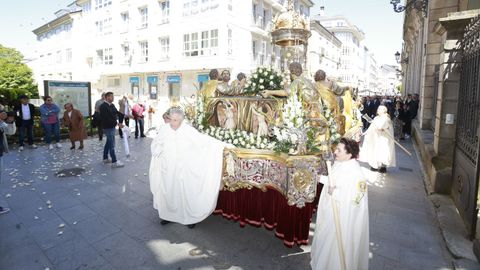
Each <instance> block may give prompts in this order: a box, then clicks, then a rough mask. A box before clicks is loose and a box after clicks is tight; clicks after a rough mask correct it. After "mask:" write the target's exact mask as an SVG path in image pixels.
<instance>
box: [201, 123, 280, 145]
mask: <svg viewBox="0 0 480 270" xmlns="http://www.w3.org/2000/svg"><path fill="white" fill-rule="evenodd" d="M200 132H202V133H204V134H207V135H209V136H211V137H214V138H216V139H218V140H220V141H223V142H227V143H231V144H233V145H234V146H236V147H241V148H247V149H264V150H273V149H274V148H275V145H276V143H275V142H269V140H268V138H265V137H260V138H257V136H256V135H255V134H254V133H252V132H247V131H245V130H242V131H240V130H232V129H225V128H222V127H214V126H209V127H206V128H205V129H203V130H200Z"/></svg>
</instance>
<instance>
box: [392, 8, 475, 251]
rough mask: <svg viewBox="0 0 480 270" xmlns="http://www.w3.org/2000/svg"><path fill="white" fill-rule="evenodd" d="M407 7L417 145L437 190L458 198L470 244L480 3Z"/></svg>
mask: <svg viewBox="0 0 480 270" xmlns="http://www.w3.org/2000/svg"><path fill="white" fill-rule="evenodd" d="M422 4H425V5H424V6H425V7H426V8H425V9H424V10H421V6H422ZM406 6H409V7H411V8H407V10H406V11H405V20H404V26H403V40H404V44H403V45H404V46H403V51H402V55H401V60H400V62H401V64H402V70H403V72H404V78H403V85H404V90H405V92H406V93H409V94H419V95H420V108H419V111H418V115H417V119H416V120H415V121H414V124H413V131H412V132H413V138H414V140H415V142H416V144H417V145H418V149H419V152H420V153H421V158H422V161H423V164H424V167H425V171H426V173H427V175H428V180H429V183H430V184H431V187H432V189H433V191H434V192H437V193H442V194H448V195H450V196H451V197H452V199H453V201H454V202H455V205H456V207H457V209H458V211H459V213H460V215H461V216H462V218H463V221H464V224H465V227H466V229H467V230H468V237H470V238H472V239H473V238H475V239H480V229H477V224H478V222H477V214H478V209H479V207H478V206H477V199H478V198H479V196H478V194H477V193H478V182H479V171H480V170H479V163H480V162H479V150H480V149H479V142H478V137H479V135H480V134H479V132H480V129H479V128H478V127H479V126H480V123H479V117H478V115H479V114H480V97H479V96H480V93H479V92H480V82H479V81H478V78H479V77H480V76H479V67H480V53H479V52H480V45H479V41H478V39H479V36H478V33H479V31H480V25H479V24H480V20H479V19H478V17H477V15H478V14H480V0H442V1H440V0H430V1H425V0H417V1H414V0H409V1H406ZM415 7H416V8H415ZM472 21H473V23H475V22H476V26H474V25H472ZM467 25H469V27H468V30H466V27H467ZM475 243H478V241H477V240H476V241H475ZM475 246H478V245H475ZM476 255H477V257H478V255H479V253H478V252H476Z"/></svg>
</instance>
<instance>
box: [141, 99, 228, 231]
mask: <svg viewBox="0 0 480 270" xmlns="http://www.w3.org/2000/svg"><path fill="white" fill-rule="evenodd" d="M168 116H169V117H168V118H169V120H170V122H169V124H167V125H164V126H161V127H160V128H159V130H158V134H157V137H156V138H155V139H154V140H153V142H152V145H151V151H152V159H151V163H150V175H149V176H150V190H151V191H152V193H153V207H154V208H155V209H157V210H158V214H159V216H160V218H161V219H162V225H164V224H167V223H169V222H177V223H180V224H184V225H189V227H190V228H193V227H194V225H195V224H196V223H198V222H200V221H202V220H204V219H206V218H207V217H208V216H209V215H210V214H211V213H212V212H213V210H215V206H216V204H217V197H218V193H219V190H220V184H221V176H222V166H223V149H224V147H225V143H223V142H221V141H218V140H216V139H214V138H212V137H210V136H207V135H204V134H201V133H199V132H198V131H197V130H196V129H194V128H193V127H191V126H189V125H188V124H187V123H185V122H183V119H184V114H183V111H182V110H181V109H179V108H171V109H170V110H169V115H168Z"/></svg>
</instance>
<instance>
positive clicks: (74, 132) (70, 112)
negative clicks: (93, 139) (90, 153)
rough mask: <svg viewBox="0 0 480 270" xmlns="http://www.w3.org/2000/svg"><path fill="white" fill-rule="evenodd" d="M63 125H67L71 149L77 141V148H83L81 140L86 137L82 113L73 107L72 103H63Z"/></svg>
mask: <svg viewBox="0 0 480 270" xmlns="http://www.w3.org/2000/svg"><path fill="white" fill-rule="evenodd" d="M63 125H64V126H66V127H68V131H69V132H68V137H69V138H70V142H71V143H72V146H71V147H70V149H71V150H73V149H75V142H76V141H79V142H80V146H79V147H78V149H80V150H81V149H83V140H84V139H86V138H87V131H86V129H85V124H84V123H83V115H82V112H80V111H79V110H77V109H74V108H73V104H72V103H67V104H65V112H64V113H63Z"/></svg>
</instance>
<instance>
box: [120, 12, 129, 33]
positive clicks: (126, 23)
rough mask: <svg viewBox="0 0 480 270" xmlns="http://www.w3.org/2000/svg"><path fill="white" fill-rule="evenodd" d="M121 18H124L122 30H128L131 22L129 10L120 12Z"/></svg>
mask: <svg viewBox="0 0 480 270" xmlns="http://www.w3.org/2000/svg"><path fill="white" fill-rule="evenodd" d="M120 18H121V20H122V30H121V31H122V32H128V26H129V24H130V15H129V14H128V12H123V13H120Z"/></svg>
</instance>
